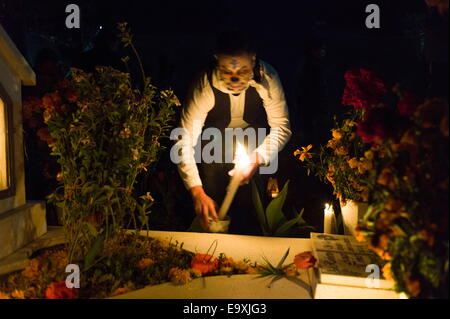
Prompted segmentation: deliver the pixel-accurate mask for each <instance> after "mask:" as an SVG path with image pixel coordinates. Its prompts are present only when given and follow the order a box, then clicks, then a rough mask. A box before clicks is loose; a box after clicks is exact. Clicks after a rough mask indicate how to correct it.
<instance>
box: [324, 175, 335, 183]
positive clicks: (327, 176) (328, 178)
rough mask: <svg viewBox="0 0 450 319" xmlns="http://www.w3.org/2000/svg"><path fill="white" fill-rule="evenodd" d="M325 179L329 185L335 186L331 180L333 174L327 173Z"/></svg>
mask: <svg viewBox="0 0 450 319" xmlns="http://www.w3.org/2000/svg"><path fill="white" fill-rule="evenodd" d="M325 177H326V178H327V180H328V181H329V182H330V183H331V185H334V184H335V181H334V179H333V174H330V173H327V175H325Z"/></svg>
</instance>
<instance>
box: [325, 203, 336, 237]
mask: <svg viewBox="0 0 450 319" xmlns="http://www.w3.org/2000/svg"><path fill="white" fill-rule="evenodd" d="M333 224H334V210H333V206H332V205H330V204H328V203H326V204H325V211H324V220H323V232H324V233H325V234H332V233H333V230H334V229H333V228H334V227H333Z"/></svg>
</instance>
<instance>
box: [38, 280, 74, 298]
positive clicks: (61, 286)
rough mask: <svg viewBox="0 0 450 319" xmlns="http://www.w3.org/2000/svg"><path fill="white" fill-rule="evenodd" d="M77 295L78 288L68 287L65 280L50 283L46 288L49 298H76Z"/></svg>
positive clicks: (46, 294)
mask: <svg viewBox="0 0 450 319" xmlns="http://www.w3.org/2000/svg"><path fill="white" fill-rule="evenodd" d="M77 296H78V290H77V289H76V288H67V286H66V282H65V281H64V280H63V281H60V282H54V283H52V284H50V285H49V286H48V287H47V289H46V290H45V297H46V298H47V299H74V298H77Z"/></svg>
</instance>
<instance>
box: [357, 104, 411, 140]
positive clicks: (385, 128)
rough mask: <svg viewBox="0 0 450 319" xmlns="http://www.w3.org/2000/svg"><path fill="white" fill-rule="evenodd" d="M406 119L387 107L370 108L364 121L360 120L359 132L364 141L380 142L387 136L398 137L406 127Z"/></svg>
mask: <svg viewBox="0 0 450 319" xmlns="http://www.w3.org/2000/svg"><path fill="white" fill-rule="evenodd" d="M405 124H406V123H405V120H403V119H402V118H400V117H399V116H398V114H397V113H395V112H393V111H392V110H390V109H389V108H387V107H377V108H373V109H370V110H368V112H367V114H366V117H365V119H364V120H363V121H359V122H358V127H357V133H358V135H359V136H360V137H361V139H362V141H363V142H364V143H374V142H375V143H378V142H379V141H381V140H383V139H386V138H394V139H398V138H399V137H400V136H401V133H402V132H403V130H404V127H405Z"/></svg>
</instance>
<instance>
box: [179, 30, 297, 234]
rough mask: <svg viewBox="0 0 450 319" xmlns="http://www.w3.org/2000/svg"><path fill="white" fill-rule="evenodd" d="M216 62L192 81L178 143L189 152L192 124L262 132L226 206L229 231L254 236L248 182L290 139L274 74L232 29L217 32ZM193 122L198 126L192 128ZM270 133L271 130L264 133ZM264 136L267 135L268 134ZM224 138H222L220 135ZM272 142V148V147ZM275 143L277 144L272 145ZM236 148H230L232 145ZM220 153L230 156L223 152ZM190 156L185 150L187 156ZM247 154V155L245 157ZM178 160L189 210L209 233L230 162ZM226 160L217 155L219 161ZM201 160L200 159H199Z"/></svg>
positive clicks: (281, 93) (195, 137)
mask: <svg viewBox="0 0 450 319" xmlns="http://www.w3.org/2000/svg"><path fill="white" fill-rule="evenodd" d="M214 58H215V61H214V63H213V65H211V66H210V67H209V68H208V69H207V70H205V71H204V72H201V73H200V76H199V78H198V79H197V80H196V81H194V83H193V85H192V87H191V89H190V90H189V94H188V97H187V99H186V101H185V108H184V109H183V110H182V114H181V127H182V128H184V130H185V132H186V133H187V134H188V135H189V137H190V138H186V139H184V138H183V139H181V140H180V141H179V142H178V143H179V144H181V145H179V146H180V147H181V149H182V152H184V151H183V149H185V150H189V151H191V150H193V148H194V147H195V145H196V143H202V147H203V142H202V141H199V136H200V135H201V131H199V130H198V129H197V130H196V129H195V127H194V126H195V125H197V127H198V125H200V127H202V128H203V130H204V129H206V128H213V127H214V128H218V129H219V130H220V131H221V132H222V133H223V132H224V130H225V128H242V129H245V128H248V127H253V128H255V129H256V130H257V129H258V128H267V130H266V131H267V133H269V131H270V133H269V134H268V135H267V136H265V137H264V136H263V137H262V139H258V141H260V140H263V142H262V143H261V144H260V145H257V147H256V149H253V150H249V151H250V152H251V155H250V158H251V163H252V164H251V167H250V169H249V170H248V171H246V172H245V174H244V175H245V176H244V178H243V180H242V184H241V185H242V186H241V187H240V188H239V190H238V192H237V194H236V197H235V199H234V202H233V204H232V206H231V208H230V212H229V214H230V217H231V224H230V229H229V232H230V233H238V234H252V235H253V234H259V233H260V229H259V226H258V225H257V223H256V222H255V221H256V216H254V214H252V212H253V210H254V209H253V203H252V200H251V189H250V186H249V185H248V180H249V179H250V178H251V177H252V176H253V175H254V174H255V172H256V171H257V168H258V167H259V166H261V165H266V166H267V165H269V163H270V161H271V159H273V158H274V156H277V154H278V152H279V151H280V150H281V149H282V148H283V147H284V145H285V144H286V142H287V141H288V140H289V138H290V136H291V130H290V123H289V114H288V108H287V105H286V101H285V97H284V91H283V88H282V86H281V82H280V80H279V77H278V74H277V72H276V71H275V70H274V69H273V68H272V67H271V66H270V65H269V64H267V63H266V62H264V61H262V60H260V59H257V57H256V54H255V50H253V49H252V48H251V46H250V44H249V41H248V40H247V39H246V37H245V36H244V35H243V34H242V33H240V32H236V31H230V32H226V33H224V34H222V36H221V37H220V38H219V46H218V48H217V50H216V52H215V54H214ZM195 123H197V124H195ZM269 129H272V130H269ZM267 133H266V134H267ZM224 135H225V134H222V137H221V138H223V137H224ZM271 144H272V145H271ZM274 145H276V146H275V147H274ZM234 146H235V145H234ZM222 147H223V149H222V150H223V153H224V154H225V153H226V152H233V153H234V149H233V150H226V149H225V141H223V142H222ZM191 153H192V154H193V152H190V154H191ZM249 154H250V153H249ZM191 157H192V158H190V159H191V160H189V161H186V160H184V161H183V160H182V161H181V163H179V164H178V170H179V172H180V175H181V177H182V179H183V181H184V184H185V186H186V188H187V189H188V190H189V191H190V193H191V195H192V199H193V201H194V208H195V212H196V215H197V217H198V220H199V222H200V225H201V227H202V228H203V229H204V230H208V229H209V218H212V219H213V220H217V218H218V217H217V210H218V204H219V205H220V203H221V202H222V200H223V198H224V196H225V193H226V186H227V185H228V182H229V175H233V173H234V171H233V170H232V169H233V164H232V163H225V162H224V161H222V163H214V162H213V163H204V162H202V163H200V165H199V167H197V165H196V164H195V161H194V158H193V157H194V156H193V155H192V156H191ZM224 158H225V157H224V156H222V159H224ZM202 160H203V159H202Z"/></svg>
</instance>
